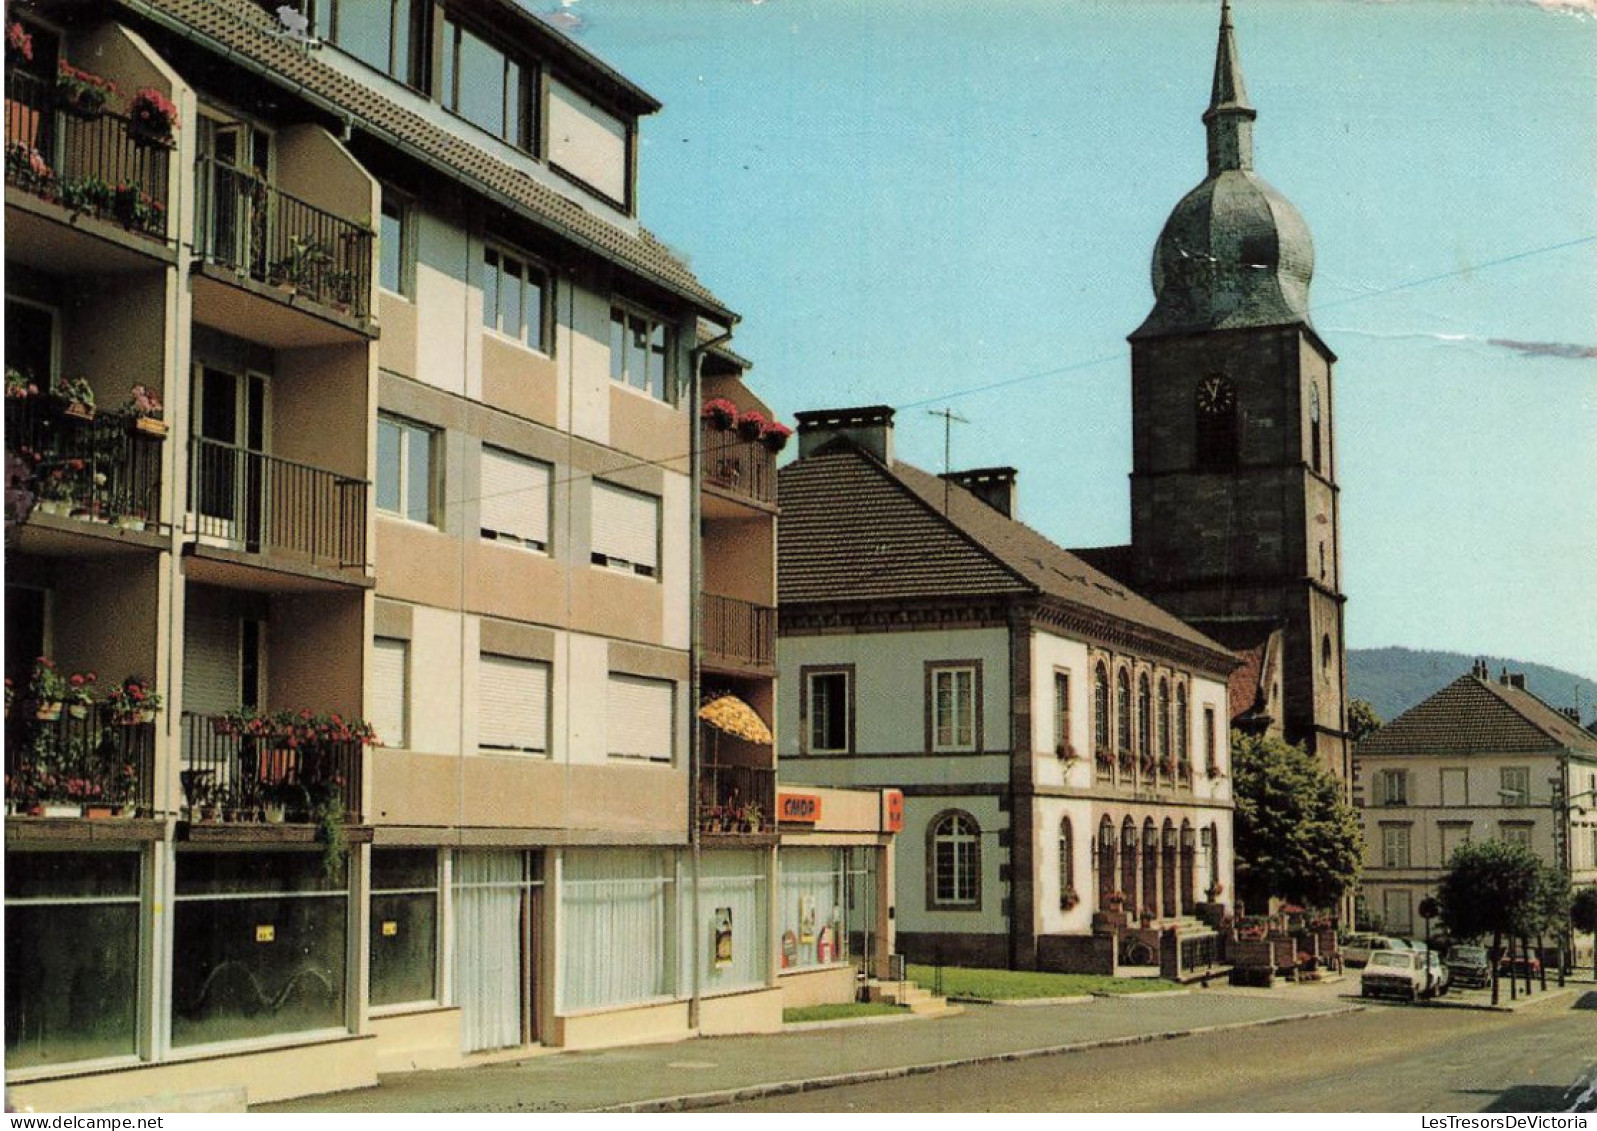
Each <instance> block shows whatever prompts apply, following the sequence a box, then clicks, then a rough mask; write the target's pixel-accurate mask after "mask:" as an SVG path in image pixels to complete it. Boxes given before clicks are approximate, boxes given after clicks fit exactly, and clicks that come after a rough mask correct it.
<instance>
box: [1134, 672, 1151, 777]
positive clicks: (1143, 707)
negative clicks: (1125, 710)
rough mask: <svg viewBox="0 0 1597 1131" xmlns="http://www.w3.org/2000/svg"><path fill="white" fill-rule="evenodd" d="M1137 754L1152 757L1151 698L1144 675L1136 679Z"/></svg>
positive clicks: (1146, 678)
mask: <svg viewBox="0 0 1597 1131" xmlns="http://www.w3.org/2000/svg"><path fill="white" fill-rule="evenodd" d="M1137 753H1138V754H1141V755H1142V756H1143V757H1144V758H1151V757H1153V696H1152V695H1151V694H1150V693H1149V691H1148V677H1147V676H1146V675H1140V676H1138V677H1137Z"/></svg>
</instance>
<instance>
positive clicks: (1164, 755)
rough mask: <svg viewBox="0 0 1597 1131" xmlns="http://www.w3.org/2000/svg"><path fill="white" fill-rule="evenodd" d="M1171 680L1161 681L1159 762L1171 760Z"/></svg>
mask: <svg viewBox="0 0 1597 1131" xmlns="http://www.w3.org/2000/svg"><path fill="white" fill-rule="evenodd" d="M1170 759H1171V754H1170V681H1169V680H1168V679H1161V680H1160V681H1159V762H1160V764H1161V765H1162V764H1163V763H1165V762H1168V761H1170Z"/></svg>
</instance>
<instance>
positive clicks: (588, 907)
mask: <svg viewBox="0 0 1597 1131" xmlns="http://www.w3.org/2000/svg"><path fill="white" fill-rule="evenodd" d="M674 887H675V884H674V860H673V857H672V855H671V854H670V853H667V852H653V851H649V850H647V849H617V850H604V849H595V850H590V851H568V852H567V853H566V855H565V867H564V875H563V877H562V879H561V884H560V900H561V906H560V914H561V935H562V937H561V940H560V952H561V967H560V1008H561V1010H562V1011H563V1012H564V1011H568V1010H578V1009H593V1008H596V1007H599V1006H610V1005H625V1004H627V1003H629V1002H639V1001H649V1000H651V999H654V998H660V997H667V996H669V995H670V994H672V993H673V992H674V991H675V988H676V987H675V985H674V984H673V982H674V980H673V978H672V970H673V963H674V947H673V946H672V942H673V936H674V931H673V922H672V918H673V917H672V905H673V902H674V901H673V899H672V891H673V888H674Z"/></svg>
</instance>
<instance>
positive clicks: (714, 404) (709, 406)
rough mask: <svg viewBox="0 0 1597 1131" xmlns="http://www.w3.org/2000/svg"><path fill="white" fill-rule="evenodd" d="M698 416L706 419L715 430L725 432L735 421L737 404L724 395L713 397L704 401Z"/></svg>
mask: <svg viewBox="0 0 1597 1131" xmlns="http://www.w3.org/2000/svg"><path fill="white" fill-rule="evenodd" d="M699 416H700V417H701V418H703V419H704V420H708V421H709V422H710V423H711V424H712V425H714V426H715V428H716V429H717V431H721V432H725V431H727V430H728V429H729V428H731V427H732V426H733V425H735V424H736V423H737V419H738V406H737V405H735V404H733V403H732V402H731V401H729V400H727V399H726V398H725V397H713V398H711V399H710V400H707V401H705V402H704V407H703V408H702V409H700V410H699Z"/></svg>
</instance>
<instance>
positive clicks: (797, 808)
mask: <svg viewBox="0 0 1597 1131" xmlns="http://www.w3.org/2000/svg"><path fill="white" fill-rule="evenodd" d="M776 813H777V819H778V820H779V821H783V822H797V823H801V824H806V825H813V824H814V823H815V822H816V821H819V820H820V819H821V799H820V798H819V797H818V796H816V795H815V794H813V793H779V794H777V795H776Z"/></svg>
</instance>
